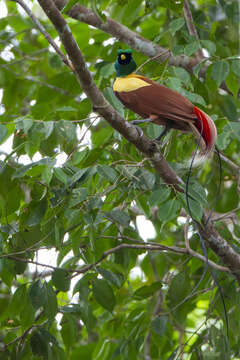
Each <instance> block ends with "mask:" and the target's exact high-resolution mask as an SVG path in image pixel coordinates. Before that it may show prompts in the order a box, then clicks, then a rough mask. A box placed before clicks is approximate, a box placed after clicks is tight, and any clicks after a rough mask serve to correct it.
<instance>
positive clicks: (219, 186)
mask: <svg viewBox="0 0 240 360" xmlns="http://www.w3.org/2000/svg"><path fill="white" fill-rule="evenodd" d="M202 132H203V128H202V129H201V132H200V136H199V139H198V142H197V146H196V149H195V151H194V154H193V156H192V159H191V163H190V166H189V170H188V174H187V180H186V191H185V195H186V204H187V208H188V212H189V215H190V217H191V219H192V221H193V222H194V223H196V220H194V217H193V215H192V211H191V207H190V202H189V183H190V177H191V172H192V168H193V163H194V160H195V158H196V154H197V151H198V148H199V145H200V141H201V138H202ZM215 149H216V153H217V157H218V162H219V185H218V190H217V195H216V197H215V201H214V204H213V206H212V209H211V211H210V213H209V214H208V217H207V219H206V221H205V223H204V225H203V226H204V227H203V231H205V230H206V228H207V225H208V223H209V221H210V219H211V217H212V214H213V211H214V209H215V207H216V204H217V201H218V199H219V196H220V191H221V186H222V161H221V157H220V153H219V150H218V148H217V147H215ZM198 235H199V238H200V242H201V247H202V251H203V254H204V257H205V259H206V262H205V266H204V271H203V274H202V276H201V278H200V280H199V281H198V283H197V284H196V286H195V287H194V289H193V291H192V292H195V291H196V290H197V288H198V287H199V285H200V283H201V282H202V280H203V278H204V276H205V274H206V271H207V269H208V267H209V269H210V272H211V275H212V278H213V280H214V282H215V284H216V286H217V287H218V290H219V294H220V297H221V300H222V304H223V309H224V316H225V321H226V328H227V337H228V338H229V323H228V316H227V310H226V304H225V300H224V296H223V292H222V288H221V286H220V284H219V281H218V279H217V276H216V275H215V273H214V271H213V269H212V267H211V265H210V264H209V261H208V254H207V249H206V246H205V243H204V240H203V238H202V235H201V233H200V231H198Z"/></svg>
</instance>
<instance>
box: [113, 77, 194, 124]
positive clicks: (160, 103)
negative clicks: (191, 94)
mask: <svg viewBox="0 0 240 360" xmlns="http://www.w3.org/2000/svg"><path fill="white" fill-rule="evenodd" d="M142 79H143V80H144V81H145V82H147V83H149V86H144V87H139V88H138V89H136V90H133V91H122V92H115V93H116V95H117V97H118V98H119V99H120V100H121V102H122V103H123V104H124V105H125V106H126V107H127V108H129V109H130V110H132V111H134V112H135V113H137V114H139V115H140V116H142V117H143V118H147V117H149V116H150V115H156V116H158V119H156V120H155V121H154V122H155V123H157V124H160V125H161V124H163V125H165V124H166V123H167V122H169V121H171V126H172V127H173V128H176V129H180V130H185V131H191V129H190V127H189V122H194V121H196V120H197V117H196V114H194V112H193V108H194V106H193V104H192V103H191V102H190V101H189V100H187V99H186V98H185V97H184V96H182V95H181V94H180V93H178V92H176V91H174V90H172V89H169V88H167V87H166V86H163V85H160V84H158V83H156V82H153V81H151V80H150V79H147V78H143V77H142Z"/></svg>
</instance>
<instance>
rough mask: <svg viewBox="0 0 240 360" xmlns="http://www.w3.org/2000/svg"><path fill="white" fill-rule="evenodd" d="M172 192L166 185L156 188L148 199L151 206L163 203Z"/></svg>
mask: <svg viewBox="0 0 240 360" xmlns="http://www.w3.org/2000/svg"><path fill="white" fill-rule="evenodd" d="M170 194H171V189H170V188H169V187H167V186H165V185H163V186H161V187H160V188H159V189H157V190H154V191H153V192H152V193H151V195H150V197H149V199H148V201H149V205H150V206H154V205H157V204H161V203H163V202H164V201H166V200H167V199H168V197H169V195H170Z"/></svg>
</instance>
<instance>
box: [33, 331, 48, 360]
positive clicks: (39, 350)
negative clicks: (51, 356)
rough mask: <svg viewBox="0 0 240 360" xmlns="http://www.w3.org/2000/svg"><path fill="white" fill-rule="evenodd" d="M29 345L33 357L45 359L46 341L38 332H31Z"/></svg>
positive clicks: (46, 352) (46, 351)
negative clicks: (37, 356)
mask: <svg viewBox="0 0 240 360" xmlns="http://www.w3.org/2000/svg"><path fill="white" fill-rule="evenodd" d="M30 345H31V349H32V353H33V354H34V355H39V356H43V357H47V354H48V341H47V339H45V338H44V336H43V335H42V333H41V331H40V330H36V331H34V332H33V334H32V335H31V338H30Z"/></svg>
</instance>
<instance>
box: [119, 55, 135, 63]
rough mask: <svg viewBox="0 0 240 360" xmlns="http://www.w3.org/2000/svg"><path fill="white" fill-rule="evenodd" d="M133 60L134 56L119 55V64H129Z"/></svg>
mask: <svg viewBox="0 0 240 360" xmlns="http://www.w3.org/2000/svg"><path fill="white" fill-rule="evenodd" d="M131 58H132V54H129V53H121V54H119V55H118V62H119V63H120V64H129V63H130V61H131Z"/></svg>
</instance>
